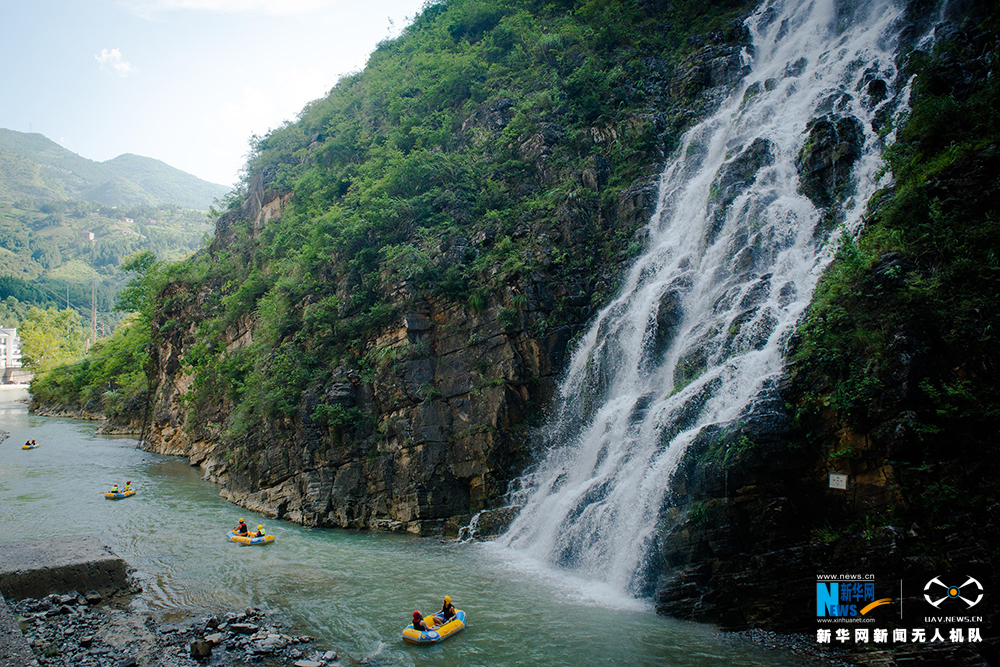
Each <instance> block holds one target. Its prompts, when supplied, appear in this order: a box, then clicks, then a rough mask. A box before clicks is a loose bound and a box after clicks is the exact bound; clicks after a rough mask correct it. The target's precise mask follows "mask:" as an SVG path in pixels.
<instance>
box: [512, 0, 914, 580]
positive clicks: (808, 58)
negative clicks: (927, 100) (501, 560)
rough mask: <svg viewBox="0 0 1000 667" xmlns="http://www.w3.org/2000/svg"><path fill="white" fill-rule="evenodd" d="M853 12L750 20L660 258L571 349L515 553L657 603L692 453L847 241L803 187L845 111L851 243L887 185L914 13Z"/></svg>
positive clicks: (660, 233) (752, 387) (821, 1)
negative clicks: (887, 148)
mask: <svg viewBox="0 0 1000 667" xmlns="http://www.w3.org/2000/svg"><path fill="white" fill-rule="evenodd" d="M848 4H850V3H849V2H846V1H844V0H801V1H796V0H785V1H784V2H782V1H781V0H778V1H777V2H769V3H765V5H764V6H762V7H761V8H760V9H759V10H758V11H757V12H756V13H755V14H754V15H753V16H751V17H750V19H748V23H747V25H748V27H749V29H750V31H751V34H752V37H753V44H754V47H755V48H754V52H755V55H754V57H753V58H750V56H749V55H748V56H747V57H748V58H749V59H750V63H751V71H750V74H749V75H748V76H747V77H745V79H744V81H743V82H742V84H741V86H740V88H739V90H736V91H735V92H734V93H733V94H732V96H731V97H730V98H729V99H728V100H727V101H726V102H724V103H723V105H722V107H721V108H720V109H719V111H718V112H717V113H715V114H714V115H713V116H712V117H710V118H708V119H706V120H704V121H703V122H701V123H700V124H698V125H697V126H696V127H694V128H692V129H691V130H690V131H688V132H687V133H686V135H685V136H684V138H683V140H682V142H681V146H680V148H679V150H678V151H677V153H676V156H675V157H674V158H673V159H672V160H671V161H670V163H669V164H668V165H667V166H666V168H665V170H664V172H663V174H662V177H661V182H660V195H659V197H660V198H659V204H658V207H657V210H656V212H655V214H654V215H653V216H652V219H651V220H650V223H649V227H648V231H649V240H648V244H647V248H646V250H645V252H644V254H643V255H642V257H641V258H640V259H639V260H638V261H637V262H636V264H635V265H634V266H633V268H632V269H631V271H630V272H629V274H628V277H627V279H626V280H625V284H624V287H623V288H622V290H621V292H620V294H619V296H618V297H617V298H615V299H614V301H613V302H612V303H611V304H610V305H608V306H607V307H605V308H604V309H603V310H602V311H601V312H600V313H599V314H598V315H597V317H596V319H595V321H594V323H593V324H592V326H590V328H589V330H588V331H587V332H586V334H585V335H584V336H583V337H582V339H581V341H580V343H579V346H578V347H577V349H576V350H575V352H574V354H573V357H572V360H571V362H570V365H569V369H568V372H567V375H566V377H565V379H564V381H563V384H562V386H561V388H560V396H559V401H558V408H557V410H558V411H557V414H556V416H555V417H554V418H553V419H552V420H551V421H550V423H549V424H548V425H547V426H546V429H545V431H546V433H547V435H546V439H547V442H548V444H549V446H548V449H547V451H546V452H545V453H544V454H543V455H542V456H541V457H540V459H539V461H538V462H537V463H536V465H535V466H533V468H532V469H531V470H530V471H529V472H528V473H527V474H526V475H525V476H523V477H522V478H521V479H520V480H519V486H518V488H516V489H515V490H514V491H512V493H511V495H512V498H511V501H512V504H518V505H523V509H522V510H521V512H520V513H519V515H518V516H517V518H516V519H515V520H514V522H513V523H512V524H511V527H510V528H509V530H508V531H507V533H506V534H505V535H504V536H503V537H502V538H501V540H500V544H501V546H503V547H506V548H509V549H511V550H516V551H518V552H520V553H521V554H523V555H526V556H528V557H529V558H532V559H537V560H538V561H541V562H543V563H551V564H554V565H557V566H559V567H561V568H563V569H565V570H568V571H569V572H571V573H574V574H578V575H580V576H581V577H583V578H585V579H587V580H588V581H599V582H603V583H605V584H607V585H609V586H611V587H612V588H613V589H614V590H618V591H620V592H622V593H625V594H627V595H631V596H642V595H645V594H647V592H648V591H647V588H646V585H647V583H648V582H647V579H648V576H647V573H646V564H647V562H648V559H649V556H650V554H651V550H652V546H653V542H654V539H655V530H656V526H657V523H658V518H659V514H660V512H661V510H662V508H663V504H664V498H665V494H666V491H667V487H668V482H669V478H670V476H671V474H672V473H673V471H674V469H675V468H676V466H677V464H678V462H679V460H680V459H681V456H682V455H683V453H684V450H685V448H686V447H687V445H688V444H689V443H691V441H692V440H693V438H694V437H695V436H696V435H697V433H698V432H699V431H700V430H701V429H702V428H704V427H705V426H706V425H708V424H725V423H729V422H732V421H733V420H735V419H736V418H737V417H738V416H739V415H740V414H741V413H742V412H743V411H744V410H745V409H746V408H747V406H748V405H749V404H750V403H751V402H752V401H753V399H754V397H755V396H756V395H758V393H759V392H760V391H761V389H762V387H763V386H764V385H765V383H766V382H767V381H768V380H769V379H770V380H773V379H774V378H775V377H776V376H777V375H778V374H780V372H781V370H782V366H783V356H784V346H785V344H786V341H787V339H788V336H789V334H790V333H791V332H792V330H793V328H794V327H795V325H796V323H797V322H798V321H799V319H800V317H801V315H802V313H803V311H804V309H805V308H806V306H807V305H808V303H809V301H810V298H811V296H812V292H813V288H814V286H815V284H816V281H817V279H818V277H819V274H820V273H821V271H822V269H823V267H825V266H826V264H827V263H828V261H829V259H830V256H831V252H832V247H831V246H832V245H834V244H832V243H829V242H827V239H828V238H832V237H830V236H828V235H826V234H823V233H818V232H817V224H818V223H819V222H820V219H821V215H820V212H819V211H817V209H816V207H815V206H814V205H813V204H812V202H811V201H810V200H809V199H808V198H806V197H805V196H803V195H802V194H799V192H798V190H799V187H800V183H799V173H798V170H797V168H796V158H797V157H798V156H799V154H800V152H801V151H802V148H803V145H804V143H805V141H806V138H807V127H806V124H807V122H808V121H809V120H810V119H811V118H814V117H817V116H822V115H824V114H828V113H833V114H836V115H837V117H850V116H853V117H855V118H857V119H858V120H859V121H860V125H862V126H863V130H862V131H863V133H864V141H863V146H862V151H861V156H860V158H859V159H858V160H857V162H856V163H855V165H854V168H853V181H854V183H853V196H852V197H851V198H850V199H848V200H847V201H846V202H845V203H844V205H843V214H844V216H843V223H844V224H845V225H846V227H847V229H848V230H851V231H853V230H855V229H856V228H857V226H858V225H859V224H860V220H861V215H862V212H863V207H864V204H865V202H866V201H867V200H868V198H869V196H870V195H871V194H872V193H873V192H874V190H875V188H876V187H877V185H878V184H877V183H876V178H877V174H878V171H879V169H880V166H881V164H880V160H879V153H880V150H879V149H880V140H879V139H878V137H877V136H876V135H875V134H874V132H873V131H872V129H871V128H872V119H873V118H874V117H875V114H876V113H879V112H881V111H884V109H881V108H880V107H881V106H884V105H886V104H890V103H891V102H890V101H888V100H886V101H881V102H879V103H878V104H876V103H875V102H873V101H872V100H871V99H869V98H867V97H866V95H865V93H864V86H865V85H866V81H869V80H870V79H871V78H872V74H873V73H876V75H877V77H878V78H880V79H881V80H883V81H886V82H889V87H890V89H891V88H892V86H893V81H894V79H895V77H896V74H897V73H896V71H895V67H894V57H895V54H894V48H895V45H896V39H895V34H896V31H897V26H896V24H897V23H898V19H899V16H900V13H901V11H900V10H899V9H898V8H896V7H894V6H893V5H892V3H890V2H885V1H878V0H875V1H874V2H870V3H868V4H867V5H866V4H864V3H859V2H854V3H853V6H852V7H850V8H848V7H847V5H848ZM865 77H867V79H866V78H865ZM748 91H749V92H748Z"/></svg>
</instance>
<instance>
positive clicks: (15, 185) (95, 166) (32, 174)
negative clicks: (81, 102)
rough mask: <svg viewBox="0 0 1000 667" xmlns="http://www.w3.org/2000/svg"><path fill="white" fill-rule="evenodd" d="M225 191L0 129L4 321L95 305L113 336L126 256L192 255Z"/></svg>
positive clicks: (169, 171) (146, 164) (147, 164)
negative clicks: (35, 311) (30, 312)
mask: <svg viewBox="0 0 1000 667" xmlns="http://www.w3.org/2000/svg"><path fill="white" fill-rule="evenodd" d="M226 191H227V188H225V187H223V186H218V185H214V184H211V183H206V182H205V181H201V180H200V179H197V178H195V177H194V176H191V175H190V174H185V173H184V172H181V171H180V170H177V169H174V168H173V167H170V166H168V165H166V164H164V163H162V162H160V161H158V160H153V159H150V158H144V157H140V156H137V155H120V156H118V157H117V158H115V159H113V160H108V161H107V162H103V163H99V162H94V161H92V160H87V159H86V158H82V157H80V156H79V155H76V154H75V153H72V152H70V151H68V150H66V149H65V148H63V147H61V146H59V145H58V144H56V143H54V142H52V141H50V140H49V139H47V138H45V137H43V136H42V135H40V134H23V133H20V132H13V131H11V130H4V129H0V277H2V278H3V280H2V281H0V301H3V302H4V303H5V304H6V305H5V306H4V309H3V310H2V311H0V316H2V320H0V322H2V324H3V325H4V326H15V327H16V326H18V325H19V322H20V321H21V320H23V318H24V315H25V313H26V312H27V309H28V308H29V307H30V306H32V305H36V306H42V307H48V306H50V305H58V306H59V307H63V308H65V307H66V306H67V304H68V305H69V306H70V307H71V308H74V309H76V310H77V311H79V312H80V313H81V314H83V317H84V319H87V320H89V316H90V309H91V302H92V299H94V300H96V307H97V311H98V313H99V315H98V323H99V325H100V329H101V330H102V331H105V332H110V329H111V327H112V326H113V325H114V323H115V322H117V321H118V320H119V319H120V314H115V313H114V312H113V306H114V298H115V294H116V293H117V291H118V290H119V289H121V287H122V285H124V283H125V281H126V278H125V277H123V275H122V274H121V273H120V272H119V271H118V265H119V264H121V262H122V260H123V259H124V258H125V257H127V256H129V255H131V254H132V253H135V252H138V251H140V250H151V251H152V252H154V253H155V254H156V255H157V256H158V257H159V258H160V259H163V260H167V261H176V260H179V259H181V258H183V257H185V256H187V255H189V254H191V253H192V252H194V251H195V250H197V249H198V248H199V247H201V246H202V245H203V244H204V241H205V238H206V236H207V235H208V234H209V233H210V232H211V231H212V225H211V222H210V220H209V219H208V215H207V213H206V212H205V211H206V210H207V209H209V208H210V206H211V203H212V202H213V201H218V198H221V197H223V196H224V195H225V193H226ZM185 207H189V208H185ZM196 208H197V209H201V210H196Z"/></svg>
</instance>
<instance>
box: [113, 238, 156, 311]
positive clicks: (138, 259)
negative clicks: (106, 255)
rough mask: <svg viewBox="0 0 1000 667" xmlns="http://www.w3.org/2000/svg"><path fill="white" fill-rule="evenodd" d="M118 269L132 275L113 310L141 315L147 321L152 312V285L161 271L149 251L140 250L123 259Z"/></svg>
mask: <svg viewBox="0 0 1000 667" xmlns="http://www.w3.org/2000/svg"><path fill="white" fill-rule="evenodd" d="M119 268H120V269H121V270H122V271H123V272H125V273H130V274H132V279H131V280H129V281H128V284H127V285H125V287H124V288H123V289H122V291H121V292H119V293H118V298H117V299H116V300H115V310H117V311H120V312H125V313H142V314H143V315H144V316H145V317H146V318H147V319H149V316H150V315H151V314H152V312H153V297H154V296H155V290H154V289H153V285H154V284H155V283H156V280H157V277H158V276H159V274H160V270H161V269H162V266H161V263H160V262H157V261H156V255H155V254H154V253H153V251H151V250H140V251H139V252H136V253H133V254H131V255H129V256H128V257H126V258H125V261H123V262H122V263H121V266H119Z"/></svg>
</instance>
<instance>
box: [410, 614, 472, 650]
mask: <svg viewBox="0 0 1000 667" xmlns="http://www.w3.org/2000/svg"><path fill="white" fill-rule="evenodd" d="M443 622H444V618H443V617H441V616H439V615H438V614H432V615H430V616H424V623H426V624H427V626H428V627H431V628H434V629H433V630H417V629H416V628H414V627H413V624H412V623H410V624H409V625H408V626H406V629H405V630H403V641H407V642H409V643H411V644H436V643H437V642H440V641H444V640H445V639H447V638H448V637H451V636H452V635H453V634H455V633H456V632H460V631H461V630H464V629H465V612H464V611H462V610H461V609H456V610H455V617H454V618H452V619H451V620H450V621H448V622H447V623H444V625H438V624H439V623H443Z"/></svg>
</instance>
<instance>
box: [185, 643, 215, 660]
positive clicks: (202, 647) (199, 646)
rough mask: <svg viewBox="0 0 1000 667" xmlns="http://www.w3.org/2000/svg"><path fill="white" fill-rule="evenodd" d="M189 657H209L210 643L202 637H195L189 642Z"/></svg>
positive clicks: (199, 658) (210, 653)
mask: <svg viewBox="0 0 1000 667" xmlns="http://www.w3.org/2000/svg"><path fill="white" fill-rule="evenodd" d="M190 649H191V657H192V658H194V659H195V660H201V659H203V658H209V657H211V655H212V644H211V642H207V641H205V640H204V639H196V640H194V641H193V642H191V644H190Z"/></svg>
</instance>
